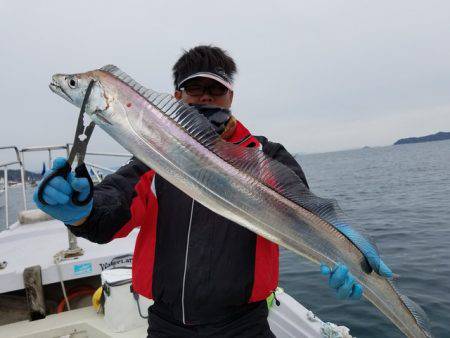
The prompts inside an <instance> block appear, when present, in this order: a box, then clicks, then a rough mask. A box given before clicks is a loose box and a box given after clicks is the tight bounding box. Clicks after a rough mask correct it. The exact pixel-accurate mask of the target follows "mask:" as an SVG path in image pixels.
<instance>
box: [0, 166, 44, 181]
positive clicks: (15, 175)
mask: <svg viewBox="0 0 450 338" xmlns="http://www.w3.org/2000/svg"><path fill="white" fill-rule="evenodd" d="M3 176H4V175H3V170H1V171H0V182H3V181H4V178H3ZM25 177H26V178H25V179H26V180H31V181H38V180H40V179H41V178H42V176H41V174H37V173H34V172H32V171H28V170H25ZM20 181H21V178H20V169H8V182H11V183H17V182H20Z"/></svg>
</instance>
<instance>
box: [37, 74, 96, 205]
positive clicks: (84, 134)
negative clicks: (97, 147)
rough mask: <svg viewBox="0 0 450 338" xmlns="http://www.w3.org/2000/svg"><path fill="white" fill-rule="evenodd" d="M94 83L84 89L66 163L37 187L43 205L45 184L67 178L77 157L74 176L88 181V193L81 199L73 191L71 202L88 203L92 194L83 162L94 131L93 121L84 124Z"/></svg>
mask: <svg viewBox="0 0 450 338" xmlns="http://www.w3.org/2000/svg"><path fill="white" fill-rule="evenodd" d="M93 85H94V81H93V80H92V81H91V82H90V83H89V86H88V88H87V90H86V94H85V95H84V99H83V104H82V105H81V110H80V115H79V116H78V123H77V129H76V132H75V139H74V141H73V146H72V149H71V150H70V154H69V158H68V159H67V162H66V165H65V166H64V167H62V168H59V169H57V170H55V171H54V172H52V173H51V174H50V175H48V176H46V177H44V179H43V180H42V182H41V183H40V184H39V188H38V199H39V202H41V203H42V204H44V205H48V203H47V202H45V200H44V197H43V195H44V189H45V187H46V186H47V184H48V183H49V182H50V181H51V180H52V179H53V178H54V177H56V176H62V177H63V178H64V179H66V180H67V177H68V175H69V173H70V172H71V170H72V164H73V162H74V160H75V157H77V167H76V168H75V177H78V178H80V177H84V178H86V179H87V180H88V182H89V195H88V196H87V197H86V198H85V199H84V200H82V201H80V200H79V199H78V197H79V195H80V192H79V191H75V190H74V191H73V194H72V203H73V204H75V205H77V206H83V205H86V204H88V203H89V201H90V200H91V199H92V195H93V193H94V184H93V182H92V179H91V175H89V172H88V170H87V168H86V165H85V164H84V156H85V155H86V149H87V145H88V143H89V139H90V138H91V135H92V132H93V131H94V127H95V123H94V122H91V123H89V125H88V126H87V127H85V125H84V113H85V108H86V103H87V101H88V99H89V95H90V94H91V91H92V87H93Z"/></svg>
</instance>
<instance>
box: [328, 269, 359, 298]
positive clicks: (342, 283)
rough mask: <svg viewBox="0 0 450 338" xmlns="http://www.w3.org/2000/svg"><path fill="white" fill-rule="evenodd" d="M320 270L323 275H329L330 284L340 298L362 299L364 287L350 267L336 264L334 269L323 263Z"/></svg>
mask: <svg viewBox="0 0 450 338" xmlns="http://www.w3.org/2000/svg"><path fill="white" fill-rule="evenodd" d="M320 271H321V273H322V275H325V276H329V279H328V284H329V285H330V287H331V288H332V289H334V290H335V291H336V295H337V298H339V299H360V298H361V296H362V294H363V287H362V286H361V285H360V284H358V283H357V282H356V280H355V277H353V276H352V275H351V274H350V273H349V272H348V268H347V267H346V266H345V265H342V264H336V266H335V267H334V269H333V270H331V269H330V268H329V267H328V266H326V265H325V264H323V263H321V264H320Z"/></svg>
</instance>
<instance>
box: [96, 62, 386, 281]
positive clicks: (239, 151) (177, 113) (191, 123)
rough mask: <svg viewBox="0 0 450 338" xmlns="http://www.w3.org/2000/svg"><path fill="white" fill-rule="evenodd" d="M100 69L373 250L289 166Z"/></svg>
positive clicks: (127, 79)
mask: <svg viewBox="0 0 450 338" xmlns="http://www.w3.org/2000/svg"><path fill="white" fill-rule="evenodd" d="M101 70H103V71H105V72H108V73H110V74H112V75H114V76H115V77H117V78H118V79H120V80H121V81H123V82H124V83H126V84H127V85H128V86H130V87H131V88H133V89H134V90H136V92H138V93H139V94H140V95H141V96H142V97H144V98H145V99H146V100H147V101H148V102H149V103H151V104H152V105H153V106H155V107H157V108H158V109H159V110H160V111H161V112H162V113H164V114H165V115H166V116H168V117H169V118H170V119H172V120H173V121H174V122H175V123H176V124H177V125H178V126H179V127H180V128H183V129H184V130H185V131H186V132H187V133H188V134H189V135H191V136H192V137H193V138H194V139H195V140H197V141H198V142H199V143H200V144H202V145H203V146H205V147H206V148H208V149H209V150H210V151H212V152H213V153H215V154H216V155H217V156H219V157H220V158H222V159H223V160H224V161H226V162H228V163H229V164H231V165H233V166H234V167H235V168H237V169H239V170H241V171H242V172H244V173H246V174H247V175H249V176H251V177H253V178H255V179H257V180H258V181H260V182H261V183H263V184H264V185H266V186H267V187H269V188H271V189H273V190H274V191H276V192H278V193H279V194H280V195H282V196H284V197H286V198H287V199H289V200H291V201H292V202H294V203H296V204H297V205H299V206H301V207H303V208H305V209H306V210H308V211H310V212H312V213H314V214H315V215H317V216H319V217H320V218H322V219H324V220H325V221H327V222H328V223H330V224H331V225H332V226H334V227H335V228H336V229H337V230H338V231H340V232H341V233H342V234H343V235H344V236H346V237H347V238H348V239H349V240H350V241H352V242H353V243H354V244H355V245H356V246H357V247H358V248H359V249H360V250H362V249H364V250H365V251H367V249H368V248H369V249H370V250H371V252H372V253H374V254H377V249H376V246H375V245H374V244H373V243H372V242H371V241H370V240H369V239H368V238H369V237H368V236H367V235H366V234H365V233H364V230H363V229H362V228H358V229H357V230H355V231H354V233H353V235H352V236H348V232H345V231H343V230H345V229H343V227H345V226H348V224H349V222H348V220H347V219H346V217H345V215H344V213H343V211H342V210H341V209H340V207H339V206H338V205H337V203H336V201H334V200H331V199H324V198H321V197H318V196H316V195H314V194H313V193H312V192H311V191H310V190H309V189H308V188H307V187H306V186H305V184H304V183H303V182H302V180H301V179H300V178H299V177H298V176H297V175H296V174H295V173H294V172H293V171H292V170H291V169H290V168H288V167H287V166H285V165H283V164H281V163H280V162H278V161H276V160H274V159H272V158H270V157H268V156H266V155H265V154H264V153H263V152H262V151H261V150H259V149H257V148H245V147H242V146H239V145H235V144H232V143H229V142H225V141H224V140H222V139H221V138H220V136H219V135H218V134H217V133H216V132H215V131H214V129H213V128H212V126H211V124H210V122H209V121H208V119H207V118H206V117H205V116H203V115H202V114H200V113H199V112H198V110H197V109H196V108H194V107H192V106H189V105H187V104H186V103H184V102H182V101H178V100H176V99H175V98H173V97H172V96H171V95H169V94H160V93H158V92H155V91H153V90H150V89H146V88H144V87H143V86H141V85H140V84H138V83H137V82H136V81H134V80H133V79H132V78H131V77H130V76H129V75H127V74H126V73H124V72H122V71H121V70H120V69H119V68H117V67H116V66H112V65H108V66H105V67H103V68H101ZM366 263H367V262H366ZM372 266H373V264H372ZM363 268H364V270H365V271H366V272H370V271H371V268H370V266H369V265H368V264H363ZM377 272H378V271H377Z"/></svg>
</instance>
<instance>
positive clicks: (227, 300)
mask: <svg viewBox="0 0 450 338" xmlns="http://www.w3.org/2000/svg"><path fill="white" fill-rule="evenodd" d="M235 73H236V65H235V63H234V61H233V59H232V58H231V57H230V56H229V55H228V54H227V53H226V52H225V51H223V50H222V49H220V48H217V47H212V46H198V47H195V48H192V49H191V50H189V51H186V52H184V54H183V55H182V56H181V57H180V59H179V60H178V61H177V62H176V63H175V65H174V66H173V77H174V85H175V93H174V95H175V97H176V98H177V99H180V100H183V101H185V102H186V103H188V104H191V105H195V106H196V107H197V108H198V110H199V111H200V113H202V114H204V115H205V116H206V117H207V118H208V119H209V120H210V122H211V124H212V126H213V127H214V128H215V130H216V131H217V132H218V133H219V134H220V135H221V137H222V138H223V139H224V140H226V141H227V142H232V143H234V144H237V145H239V146H242V147H260V148H261V149H262V151H263V152H264V153H266V155H267V156H270V157H272V158H274V159H275V160H278V161H279V162H281V163H283V164H284V165H286V166H288V167H289V168H291V169H292V170H293V171H294V172H295V173H296V174H297V175H298V177H299V179H300V180H302V181H303V183H304V184H305V185H306V186H308V183H307V181H306V178H305V175H304V173H303V171H302V169H301V167H300V166H299V164H298V163H297V162H296V161H295V159H294V158H293V157H292V156H291V155H290V154H289V153H288V152H287V151H286V150H285V148H284V147H283V146H282V145H280V144H277V143H272V142H269V141H268V140H267V139H266V138H265V137H255V136H253V135H251V133H250V132H249V131H248V130H247V129H246V128H245V127H244V126H243V125H242V124H241V123H240V122H239V121H238V120H236V118H235V117H234V116H232V115H231V113H230V110H229V109H230V107H231V104H232V102H233V76H234V75H235ZM64 163H65V160H64V159H61V158H60V159H57V160H55V163H54V167H53V170H55V169H57V168H59V167H61V166H63V165H64ZM73 190H77V191H80V192H81V195H80V199H83V198H85V196H87V194H88V193H89V187H88V184H87V181H86V180H85V179H77V178H74V177H73V175H70V176H69V178H68V180H67V181H66V180H64V179H63V178H62V177H57V178H55V179H53V180H52V181H51V182H50V184H49V186H48V187H47V188H46V189H45V191H44V199H46V201H47V203H48V204H49V206H43V205H42V204H40V203H39V202H38V201H37V198H35V202H36V204H37V205H38V206H39V207H40V208H41V209H43V210H44V211H45V212H47V213H48V214H50V215H52V216H54V217H55V218H58V219H60V220H62V221H63V222H65V223H66V225H67V226H68V227H69V229H70V230H71V231H72V232H73V233H74V234H75V235H77V236H81V237H85V238H87V239H89V240H91V241H93V242H97V243H107V242H109V241H111V240H113V239H114V238H118V237H123V236H126V235H127V234H128V233H129V232H130V231H131V230H132V229H133V228H135V227H140V232H139V235H138V238H137V240H136V246H135V251H134V256H133V288H134V290H135V291H136V292H138V293H139V294H141V295H144V296H146V297H149V298H152V299H154V301H155V304H154V305H153V306H152V307H150V309H149V329H148V333H149V336H150V337H195V336H200V335H202V336H210V337H226V336H229V337H237V336H241V337H273V334H272V333H271V331H270V328H269V325H268V322H267V315H268V309H267V305H266V302H265V299H266V298H267V297H268V296H269V295H270V293H271V292H273V291H274V290H275V289H276V287H277V285H278V246H277V245H276V244H274V243H271V242H270V241H268V240H266V239H264V238H262V237H260V236H258V235H256V234H254V233H252V232H250V231H249V230H247V229H245V228H243V227H241V226H239V225H237V224H235V223H233V222H231V221H229V220H228V219H226V218H224V217H222V216H220V215H217V214H215V213H213V212H212V211H210V210H209V209H207V208H206V207H204V206H203V205H201V204H199V203H197V202H196V201H194V200H193V199H192V198H191V197H189V196H187V195H186V194H184V193H183V192H182V191H180V190H179V189H177V188H176V187H174V186H173V185H171V184H170V183H168V182H167V181H165V180H164V179H163V178H162V177H160V176H159V175H158V174H157V173H155V172H154V171H153V170H152V169H151V168H148V167H147V166H146V165H145V164H143V163H142V162H141V161H139V160H138V159H136V158H133V159H132V160H131V161H130V163H128V164H126V165H125V166H123V167H122V168H120V169H119V170H118V171H117V172H116V173H114V174H112V175H109V176H107V177H106V178H105V179H104V180H103V181H102V182H101V183H100V184H98V185H97V186H96V187H95V188H94V195H93V200H92V201H91V202H90V203H89V204H88V205H87V206H84V207H77V206H75V205H73V204H72V202H71V200H70V196H71V194H72V192H73ZM322 273H323V274H326V275H329V276H330V278H329V283H330V286H331V287H333V288H334V289H335V290H336V292H337V294H338V296H339V297H340V298H351V299H358V298H360V297H361V294H362V288H361V286H360V285H358V284H357V283H356V282H355V280H354V278H353V277H352V276H351V275H349V274H348V271H347V269H346V268H345V267H344V266H337V267H335V269H333V271H331V270H330V269H329V268H328V267H325V266H323V267H322Z"/></svg>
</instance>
